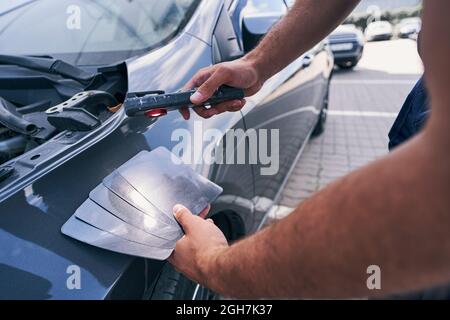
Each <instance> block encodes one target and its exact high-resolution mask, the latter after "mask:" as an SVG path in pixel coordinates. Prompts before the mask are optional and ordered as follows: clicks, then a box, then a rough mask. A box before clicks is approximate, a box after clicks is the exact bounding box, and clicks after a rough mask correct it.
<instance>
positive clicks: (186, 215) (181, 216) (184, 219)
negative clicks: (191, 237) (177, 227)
mask: <svg viewBox="0 0 450 320" xmlns="http://www.w3.org/2000/svg"><path fill="white" fill-rule="evenodd" d="M173 215H174V216H175V219H177V221H178V222H179V223H180V224H181V226H182V227H183V230H184V232H185V233H188V232H189V230H190V228H191V224H192V223H195V220H196V218H198V217H196V216H194V215H193V214H192V213H191V212H190V211H189V209H188V208H186V207H185V206H182V205H181V204H177V205H175V207H173Z"/></svg>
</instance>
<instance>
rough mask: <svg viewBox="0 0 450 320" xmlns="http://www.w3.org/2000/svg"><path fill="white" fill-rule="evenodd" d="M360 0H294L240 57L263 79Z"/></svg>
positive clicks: (311, 43) (308, 46) (323, 34)
mask: <svg viewBox="0 0 450 320" xmlns="http://www.w3.org/2000/svg"><path fill="white" fill-rule="evenodd" d="M359 2H360V0H339V1H330V0H297V1H296V2H295V4H294V6H293V7H292V8H291V9H290V11H289V13H288V14H287V15H286V17H284V18H283V19H282V20H281V21H280V22H279V23H278V24H276V25H275V26H274V28H273V29H272V30H271V31H270V32H269V33H268V34H267V35H266V36H265V37H264V38H263V40H262V41H261V43H260V44H259V45H258V46H257V47H256V48H255V49H254V50H253V51H251V52H250V53H249V54H248V55H247V56H246V57H245V58H244V59H247V60H249V61H252V62H253V63H254V64H255V67H256V69H257V70H258V72H259V76H260V78H261V80H267V79H268V78H270V77H271V76H272V75H274V74H276V73H277V72H279V71H280V70H282V69H283V68H284V67H285V66H287V65H288V64H289V63H290V62H292V61H294V60H295V59H296V58H298V57H299V56H300V55H302V54H303V53H305V52H306V51H307V50H309V49H311V48H312V47H313V46H314V45H315V44H317V43H318V42H319V41H320V40H322V39H323V38H324V37H326V36H327V35H328V34H329V33H330V32H331V31H333V30H334V29H335V28H336V27H337V26H338V25H339V24H340V23H341V22H342V21H343V20H344V19H345V17H347V16H348V14H349V13H350V12H351V11H352V10H353V9H354V8H355V6H356V5H357V4H358V3H359Z"/></svg>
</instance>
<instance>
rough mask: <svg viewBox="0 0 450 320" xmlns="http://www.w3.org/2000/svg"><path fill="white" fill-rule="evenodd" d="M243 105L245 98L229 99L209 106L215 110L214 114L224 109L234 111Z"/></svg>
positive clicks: (224, 110)
mask: <svg viewBox="0 0 450 320" xmlns="http://www.w3.org/2000/svg"><path fill="white" fill-rule="evenodd" d="M244 105H245V100H231V101H226V102H222V103H219V104H216V105H214V106H212V107H211V109H215V110H216V111H217V113H216V114H219V113H223V112H226V111H230V112H236V111H239V110H241V109H242V107H243V106H244Z"/></svg>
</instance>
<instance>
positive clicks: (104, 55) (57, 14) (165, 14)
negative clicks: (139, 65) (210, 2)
mask: <svg viewBox="0 0 450 320" xmlns="http://www.w3.org/2000/svg"><path fill="white" fill-rule="evenodd" d="M197 2H198V0H165V1H160V0H1V1H0V54H8V55H39V56H41V55H44V56H53V57H57V58H60V59H64V60H65V61H67V62H70V63H73V64H78V65H95V64H110V63H114V62H117V61H121V60H124V59H126V58H129V57H132V56H133V55H136V54H139V53H142V52H146V51H148V50H149V49H151V48H154V47H157V46H158V45H160V44H161V43H163V42H164V41H166V40H167V39H168V38H170V37H172V36H173V35H174V34H176V33H177V31H178V30H179V29H180V28H181V27H182V26H183V25H184V23H185V22H186V20H188V19H189V17H190V14H191V13H192V11H193V9H194V8H195V5H196V3H197Z"/></svg>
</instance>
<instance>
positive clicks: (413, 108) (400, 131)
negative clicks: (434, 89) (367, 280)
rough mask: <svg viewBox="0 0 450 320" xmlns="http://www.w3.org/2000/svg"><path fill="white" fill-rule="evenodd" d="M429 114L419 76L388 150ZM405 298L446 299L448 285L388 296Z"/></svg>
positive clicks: (449, 292) (413, 131) (413, 132)
mask: <svg viewBox="0 0 450 320" xmlns="http://www.w3.org/2000/svg"><path fill="white" fill-rule="evenodd" d="M428 116H429V101H428V94H427V91H426V88H425V85H424V80H423V78H421V79H420V80H419V82H417V84H416V86H415V87H414V89H413V90H412V91H411V93H410V94H409V96H408V98H407V99H406V101H405V103H404V105H403V107H402V109H401V110H400V113H399V115H398V117H397V119H396V120H395V122H394V125H393V126H392V129H391V131H390V132H389V150H392V149H394V148H395V147H397V146H398V145H400V144H402V143H404V142H406V141H407V140H409V139H411V138H412V137H413V136H414V135H416V134H417V133H418V132H419V131H420V130H421V129H422V128H423V126H424V125H425V122H426V120H427V118H428ZM388 298H390V299H407V300H447V299H450V285H442V286H438V287H434V288H430V289H427V290H422V291H418V292H411V293H407V294H400V295H394V296H390V297H388Z"/></svg>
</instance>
